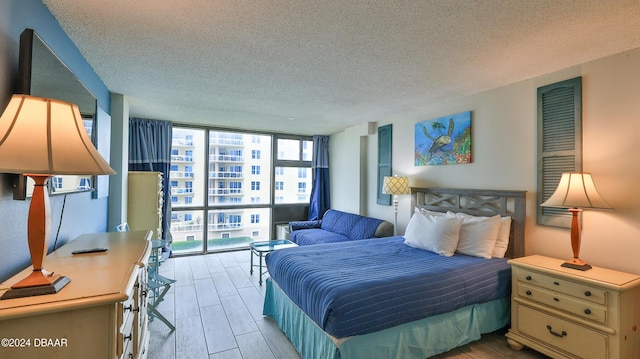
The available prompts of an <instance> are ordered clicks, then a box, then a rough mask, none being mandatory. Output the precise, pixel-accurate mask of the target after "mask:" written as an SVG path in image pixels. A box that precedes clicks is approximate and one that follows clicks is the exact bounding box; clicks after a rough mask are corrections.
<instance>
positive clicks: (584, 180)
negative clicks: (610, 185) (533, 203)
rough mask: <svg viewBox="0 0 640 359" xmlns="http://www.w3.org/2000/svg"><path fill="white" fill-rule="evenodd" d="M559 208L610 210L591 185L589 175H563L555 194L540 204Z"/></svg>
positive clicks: (592, 184) (572, 173) (575, 173)
mask: <svg viewBox="0 0 640 359" xmlns="http://www.w3.org/2000/svg"><path fill="white" fill-rule="evenodd" d="M541 206H544V207H560V208H602V209H608V208H611V206H610V205H609V203H607V201H605V200H604V198H602V196H601V195H600V193H598V190H597V189H596V186H595V185H594V183H593V178H591V174H590V173H580V172H571V173H563V174H562V178H560V183H558V187H557V188H556V190H555V192H553V194H552V195H551V197H549V199H547V200H546V201H545V202H544V203H542V204H541Z"/></svg>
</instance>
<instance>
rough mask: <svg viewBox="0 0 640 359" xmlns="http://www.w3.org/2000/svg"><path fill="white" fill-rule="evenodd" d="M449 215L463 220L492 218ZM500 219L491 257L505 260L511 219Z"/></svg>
mask: <svg viewBox="0 0 640 359" xmlns="http://www.w3.org/2000/svg"><path fill="white" fill-rule="evenodd" d="M448 213H449V214H450V215H455V216H458V217H461V218H492V217H482V216H473V215H471V214H467V213H462V212H460V213H453V212H448ZM498 217H499V216H498ZM499 218H500V227H499V229H498V233H497V236H496V240H495V244H494V247H493V250H492V252H491V257H495V258H504V255H505V254H506V253H507V247H509V234H510V233H511V217H509V216H505V217H499ZM463 227H464V224H463ZM461 231H462V230H461ZM461 236H462V235H461Z"/></svg>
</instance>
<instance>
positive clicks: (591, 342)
mask: <svg viewBox="0 0 640 359" xmlns="http://www.w3.org/2000/svg"><path fill="white" fill-rule="evenodd" d="M513 309H514V310H517V312H518V323H517V330H518V331H519V332H521V333H523V334H526V335H528V336H531V337H533V338H535V339H537V340H541V341H542V342H544V343H548V344H550V345H553V346H555V347H557V348H559V349H561V350H564V351H567V352H569V353H572V354H574V355H577V356H578V357H580V358H601V359H606V358H608V357H609V355H608V352H607V341H608V337H607V336H606V335H603V334H600V333H598V332H595V331H593V330H590V329H587V328H585V327H582V326H579V325H576V324H573V323H571V322H568V321H566V320H563V319H560V318H557V317H554V316H551V315H548V314H546V313H543V312H540V311H536V310H534V309H531V308H529V307H526V306H523V305H516V307H515V308H513Z"/></svg>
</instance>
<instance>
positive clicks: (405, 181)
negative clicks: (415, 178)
mask: <svg viewBox="0 0 640 359" xmlns="http://www.w3.org/2000/svg"><path fill="white" fill-rule="evenodd" d="M382 193H384V194H394V195H396V194H409V193H411V192H409V178H408V177H398V176H393V177H385V178H384V183H383V185H382Z"/></svg>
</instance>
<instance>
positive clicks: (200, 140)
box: [170, 126, 312, 254]
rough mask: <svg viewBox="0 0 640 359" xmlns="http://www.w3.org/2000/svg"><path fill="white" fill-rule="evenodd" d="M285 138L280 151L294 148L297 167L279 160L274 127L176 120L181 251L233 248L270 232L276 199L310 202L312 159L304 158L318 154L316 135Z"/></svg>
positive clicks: (176, 231) (175, 231)
mask: <svg viewBox="0 0 640 359" xmlns="http://www.w3.org/2000/svg"><path fill="white" fill-rule="evenodd" d="M280 141H281V140H278V141H277V144H276V147H277V153H278V155H277V157H278V158H280V154H281V153H282V154H288V155H289V156H291V158H290V159H289V161H293V162H291V163H295V164H296V167H283V166H277V167H274V165H275V162H274V161H273V160H272V153H273V142H274V141H273V136H272V135H268V134H254V133H242V132H232V131H221V130H212V129H203V128H190V127H177V126H174V128H173V143H172V156H171V173H170V181H171V206H172V212H171V234H172V237H173V252H174V253H176V254H180V253H200V252H209V251H216V250H226V249H230V248H239V247H247V246H248V244H249V243H250V242H252V241H257V240H268V239H270V238H271V237H272V234H271V228H273V227H272V224H273V223H272V220H271V218H272V209H273V204H274V203H300V202H302V203H308V201H309V193H310V191H311V178H310V177H311V169H310V162H309V163H308V164H307V163H306V161H305V162H300V161H301V160H302V156H311V153H312V152H309V151H312V149H307V148H309V147H312V142H311V141H307V140H301V139H293V140H287V141H289V142H284V143H283V142H280ZM303 147H304V148H303ZM293 152H295V155H294V154H293ZM303 152H304V155H303V154H302V153H303ZM309 161H310V159H309ZM307 165H308V166H307ZM305 167H308V168H305Z"/></svg>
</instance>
